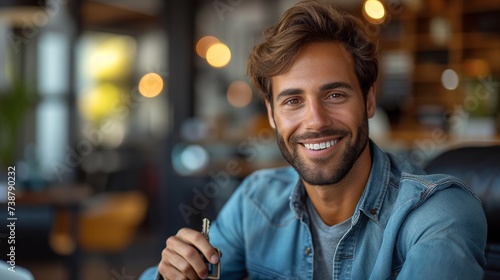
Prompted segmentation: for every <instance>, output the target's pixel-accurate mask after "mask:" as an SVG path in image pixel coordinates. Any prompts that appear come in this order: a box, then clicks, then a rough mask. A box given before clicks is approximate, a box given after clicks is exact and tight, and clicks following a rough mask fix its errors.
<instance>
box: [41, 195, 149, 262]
mask: <svg viewBox="0 0 500 280" xmlns="http://www.w3.org/2000/svg"><path fill="white" fill-rule="evenodd" d="M147 208H148V202H147V198H146V196H145V194H143V193H142V192H140V191H123V192H112V193H103V194H99V195H96V196H93V197H92V198H90V199H88V201H86V202H85V204H84V205H83V206H82V209H81V210H80V212H79V215H78V217H79V221H78V223H77V236H78V246H79V248H80V250H82V251H83V252H84V253H86V252H91V253H104V254H118V253H120V252H123V251H124V250H126V249H127V247H128V246H129V245H130V244H131V243H132V242H133V239H134V237H135V235H136V233H137V231H138V228H139V225H140V224H141V222H142V221H143V220H144V218H145V217H146V213H147ZM71 219H72V215H71V213H69V211H58V212H57V213H56V218H55V222H54V226H53V230H52V232H51V236H50V239H51V240H50V243H51V245H52V248H53V249H54V251H56V252H57V253H59V254H62V255H69V254H71V253H72V252H73V250H75V246H76V245H77V244H76V243H75V242H76V240H74V236H72V233H71V222H72V221H71Z"/></svg>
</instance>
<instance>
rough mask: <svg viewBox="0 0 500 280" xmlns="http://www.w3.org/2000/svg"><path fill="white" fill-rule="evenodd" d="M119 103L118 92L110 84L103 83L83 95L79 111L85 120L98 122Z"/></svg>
mask: <svg viewBox="0 0 500 280" xmlns="http://www.w3.org/2000/svg"><path fill="white" fill-rule="evenodd" d="M119 101H120V90H119V89H118V88H117V87H116V86H114V85H112V84H110V83H103V84H100V85H98V86H97V87H94V88H91V89H89V90H87V91H86V92H84V93H83V96H82V97H81V98H80V100H79V109H80V112H81V113H82V115H83V116H84V117H85V118H86V119H88V120H91V121H98V120H101V119H103V118H106V117H108V116H109V115H110V114H111V113H112V111H113V110H114V109H115V107H116V106H117V104H118V102H119Z"/></svg>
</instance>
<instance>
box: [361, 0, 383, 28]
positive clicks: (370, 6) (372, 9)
mask: <svg viewBox="0 0 500 280" xmlns="http://www.w3.org/2000/svg"><path fill="white" fill-rule="evenodd" d="M363 14H364V15H365V18H366V19H367V20H368V21H370V22H373V23H382V22H383V21H384V19H385V8H384V5H383V4H382V3H381V2H380V1H378V0H366V2H365V4H364V6H363Z"/></svg>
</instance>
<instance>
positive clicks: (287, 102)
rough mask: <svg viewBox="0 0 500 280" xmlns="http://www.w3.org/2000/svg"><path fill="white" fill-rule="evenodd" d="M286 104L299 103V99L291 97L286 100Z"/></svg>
mask: <svg viewBox="0 0 500 280" xmlns="http://www.w3.org/2000/svg"><path fill="white" fill-rule="evenodd" d="M284 104H285V105H296V104H299V100H298V99H297V98H291V99H288V100H286V101H285V102H284Z"/></svg>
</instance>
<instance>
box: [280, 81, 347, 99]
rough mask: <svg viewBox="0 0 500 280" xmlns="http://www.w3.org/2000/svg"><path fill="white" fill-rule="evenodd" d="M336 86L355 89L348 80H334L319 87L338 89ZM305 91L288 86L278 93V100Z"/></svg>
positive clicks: (321, 89)
mask: <svg viewBox="0 0 500 280" xmlns="http://www.w3.org/2000/svg"><path fill="white" fill-rule="evenodd" d="M336 88H345V89H353V88H352V86H351V85H350V84H348V83H346V82H332V83H327V84H324V85H322V86H321V87H320V88H319V89H320V91H325V90H330V89H336ZM303 92H304V91H303V90H302V89H300V88H287V89H284V90H283V91H281V92H280V93H278V95H277V96H276V100H277V101H279V100H280V99H282V98H285V97H287V96H290V95H298V94H302V93H303Z"/></svg>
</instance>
